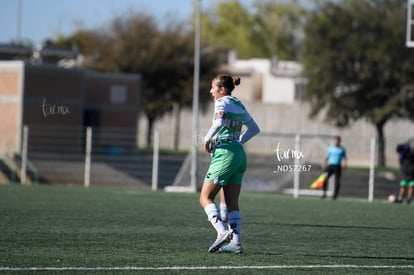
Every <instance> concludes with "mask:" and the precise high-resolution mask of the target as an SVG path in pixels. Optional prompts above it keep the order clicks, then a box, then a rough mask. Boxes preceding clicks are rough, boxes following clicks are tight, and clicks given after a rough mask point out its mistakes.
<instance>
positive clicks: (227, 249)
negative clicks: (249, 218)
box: [219, 243, 243, 254]
mask: <svg viewBox="0 0 414 275" xmlns="http://www.w3.org/2000/svg"><path fill="white" fill-rule="evenodd" d="M219 252H223V253H234V254H240V253H243V247H242V246H241V244H232V243H229V244H227V245H224V246H222V247H220V248H219Z"/></svg>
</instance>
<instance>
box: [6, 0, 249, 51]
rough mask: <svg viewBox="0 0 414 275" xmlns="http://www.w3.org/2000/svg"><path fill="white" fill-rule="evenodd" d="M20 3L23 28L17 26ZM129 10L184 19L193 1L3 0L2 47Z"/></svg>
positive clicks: (93, 24) (105, 19) (86, 25)
mask: <svg viewBox="0 0 414 275" xmlns="http://www.w3.org/2000/svg"><path fill="white" fill-rule="evenodd" d="M19 1H20V3H21V11H22V17H21V18H22V19H21V21H20V22H21V27H20V28H18V27H17V26H18V23H17V22H19V20H18V19H17V18H18V16H17V14H18V3H19ZM218 1H219V0H202V5H203V7H206V5H214V4H215V3H217V2H218ZM207 2H208V3H207ZM244 2H249V1H247V0H245V1H244ZM129 9H133V10H136V11H143V12H146V13H148V14H151V15H154V16H155V18H157V20H162V18H163V17H165V16H167V15H169V16H177V17H178V18H179V19H180V20H185V19H187V18H189V16H190V15H191V12H192V10H193V0H0V44H1V43H8V42H10V41H12V40H15V39H16V37H17V36H18V33H20V36H21V38H22V39H23V40H25V39H28V40H31V41H32V42H33V43H34V44H35V45H37V44H40V43H41V42H43V41H44V40H45V39H47V38H54V37H56V35H58V34H64V35H68V34H71V33H72V32H73V31H75V30H76V29H78V28H80V27H82V28H86V29H92V28H98V27H101V26H104V25H105V23H107V22H109V21H110V20H111V19H112V18H113V17H114V16H118V15H121V14H123V13H125V12H127V11H128V10H129ZM18 29H19V30H20V31H18Z"/></svg>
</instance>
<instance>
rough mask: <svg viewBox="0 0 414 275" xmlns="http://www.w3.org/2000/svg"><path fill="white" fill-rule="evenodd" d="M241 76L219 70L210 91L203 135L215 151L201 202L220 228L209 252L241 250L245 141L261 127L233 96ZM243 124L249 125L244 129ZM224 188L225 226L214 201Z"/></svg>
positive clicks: (245, 161) (211, 149)
mask: <svg viewBox="0 0 414 275" xmlns="http://www.w3.org/2000/svg"><path fill="white" fill-rule="evenodd" d="M239 84H240V78H239V77H232V76H230V75H224V74H220V75H218V76H217V77H216V78H214V79H213V80H212V82H211V89H210V94H211V95H212V97H213V99H214V116H213V122H212V126H211V128H210V129H209V131H208V132H207V134H206V136H205V137H204V142H205V145H204V149H205V151H206V152H208V153H210V154H211V155H212V157H211V163H210V166H209V168H208V171H207V173H206V176H205V178H204V183H203V185H202V188H201V193H200V205H201V207H202V208H203V209H204V212H205V213H206V215H207V218H208V220H209V221H210V223H211V224H212V225H213V227H214V229H215V230H216V232H217V238H216V240H215V241H214V243H213V244H212V245H211V246H210V247H209V249H208V252H211V253H212V252H228V253H242V252H243V248H242V245H241V222H242V218H241V214H240V209H239V195H240V191H241V183H242V179H243V175H244V172H245V171H246V167H247V160H246V153H245V152H244V149H243V144H245V143H246V142H247V141H248V140H250V139H251V138H252V137H253V136H255V135H257V134H258V133H259V131H260V130H259V127H258V126H257V124H256V122H255V121H254V119H253V118H252V117H251V116H250V114H249V113H248V111H247V110H246V108H245V107H244V105H243V104H242V103H241V102H240V100H238V99H237V98H235V97H233V96H232V91H233V90H234V88H235V86H237V85H239ZM243 125H244V126H245V127H246V128H247V130H246V131H244V132H242V127H243ZM221 190H222V192H223V195H224V201H221V202H222V203H225V204H226V205H227V209H228V213H227V221H228V225H229V229H227V228H226V226H225V224H224V223H223V221H222V219H221V217H220V211H219V209H218V208H217V205H216V204H215V203H214V199H215V197H216V196H217V194H218V193H219V192H220V191H221Z"/></svg>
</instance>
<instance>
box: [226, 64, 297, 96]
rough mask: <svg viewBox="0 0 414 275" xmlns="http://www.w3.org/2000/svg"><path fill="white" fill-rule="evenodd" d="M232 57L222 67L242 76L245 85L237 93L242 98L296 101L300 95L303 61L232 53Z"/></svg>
mask: <svg viewBox="0 0 414 275" xmlns="http://www.w3.org/2000/svg"><path fill="white" fill-rule="evenodd" d="M229 60H230V61H229V63H228V64H226V65H223V66H222V67H221V71H223V72H227V73H230V74H232V75H237V76H240V77H241V78H242V82H243V85H241V86H240V87H238V88H237V89H238V90H237V94H235V96H236V97H238V98H240V99H241V100H243V101H259V102H263V103H275V104H293V103H295V101H298V100H299V99H300V96H301V95H300V93H301V91H303V89H302V88H303V85H304V84H303V83H304V82H305V79H304V78H303V77H302V73H303V66H302V64H301V63H299V62H295V61H278V60H277V59H276V58H274V59H272V60H270V59H258V58H254V59H247V60H237V59H235V58H234V57H231V58H229Z"/></svg>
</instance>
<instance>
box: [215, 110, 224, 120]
mask: <svg viewBox="0 0 414 275" xmlns="http://www.w3.org/2000/svg"><path fill="white" fill-rule="evenodd" d="M218 118H222V119H225V118H226V113H225V112H221V111H220V112H217V113H216V117H215V119H218Z"/></svg>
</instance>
